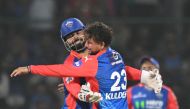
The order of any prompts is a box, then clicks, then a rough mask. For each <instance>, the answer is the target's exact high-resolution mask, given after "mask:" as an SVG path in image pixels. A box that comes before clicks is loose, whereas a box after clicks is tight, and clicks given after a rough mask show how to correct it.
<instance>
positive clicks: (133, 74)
mask: <svg viewBox="0 0 190 109" xmlns="http://www.w3.org/2000/svg"><path fill="white" fill-rule="evenodd" d="M125 69H126V71H127V79H128V80H136V81H137V80H140V78H141V71H140V70H138V69H135V68H133V67H130V66H125Z"/></svg>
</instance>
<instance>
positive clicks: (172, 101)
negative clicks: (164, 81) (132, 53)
mask: <svg viewBox="0 0 190 109" xmlns="http://www.w3.org/2000/svg"><path fill="white" fill-rule="evenodd" d="M140 68H141V70H147V71H151V70H155V69H156V70H158V71H159V69H160V66H159V63H158V61H157V60H155V59H154V58H152V57H149V56H146V57H143V58H142V59H141V60H140ZM127 99H128V104H129V105H128V106H129V109H179V106H178V103H177V99H176V96H175V94H174V93H173V91H172V90H171V89H170V88H169V87H168V86H165V85H163V87H162V89H161V92H160V93H154V91H153V89H152V88H150V87H149V86H147V85H144V84H138V85H135V86H133V87H130V88H129V89H128V90H127Z"/></svg>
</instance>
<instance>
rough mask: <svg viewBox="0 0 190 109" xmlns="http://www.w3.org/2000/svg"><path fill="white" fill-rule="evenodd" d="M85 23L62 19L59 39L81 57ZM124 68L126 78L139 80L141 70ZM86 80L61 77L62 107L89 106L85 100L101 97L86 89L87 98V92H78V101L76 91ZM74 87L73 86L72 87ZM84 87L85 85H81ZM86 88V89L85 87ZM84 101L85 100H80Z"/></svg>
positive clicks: (83, 51) (93, 100) (85, 52)
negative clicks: (126, 73)
mask: <svg viewBox="0 0 190 109" xmlns="http://www.w3.org/2000/svg"><path fill="white" fill-rule="evenodd" d="M84 28H85V25H84V24H83V23H82V22H81V21H80V20H79V19H77V18H68V19H66V20H65V21H63V23H62V26H61V39H62V40H63V43H64V45H65V47H66V49H67V50H68V51H69V52H70V51H71V50H73V51H75V52H77V53H79V54H80V55H82V56H83V57H85V56H88V51H87V50H86V48H85V46H84V44H85V41H84V34H83V30H84ZM126 70H127V72H128V73H129V76H128V79H131V80H140V77H141V71H140V70H137V69H135V68H132V67H130V66H126ZM85 82H86V81H85V79H84V78H76V77H63V84H59V90H61V89H64V91H63V92H64V93H65V96H64V104H63V106H62V109H65V108H66V109H81V108H82V109H85V108H87V109H88V108H89V103H86V102H97V101H99V100H100V99H101V96H98V95H99V94H98V93H93V92H92V91H90V89H88V93H89V92H91V94H90V96H89V98H88V99H87V97H86V96H88V94H86V92H85V94H86V95H85V94H83V93H80V101H79V100H78V99H79V98H78V96H79V95H78V93H79V90H80V88H81V85H82V84H84V83H85ZM73 87H74V88H73ZM83 87H85V89H86V88H88V87H86V86H83ZM86 90H87V89H86ZM81 101H85V102H81Z"/></svg>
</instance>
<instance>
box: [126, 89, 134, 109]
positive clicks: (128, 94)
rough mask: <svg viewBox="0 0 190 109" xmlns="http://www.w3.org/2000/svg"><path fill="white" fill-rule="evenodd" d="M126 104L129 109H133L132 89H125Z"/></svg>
mask: <svg viewBox="0 0 190 109" xmlns="http://www.w3.org/2000/svg"><path fill="white" fill-rule="evenodd" d="M127 102H128V107H129V109H133V104H132V87H130V88H128V89H127Z"/></svg>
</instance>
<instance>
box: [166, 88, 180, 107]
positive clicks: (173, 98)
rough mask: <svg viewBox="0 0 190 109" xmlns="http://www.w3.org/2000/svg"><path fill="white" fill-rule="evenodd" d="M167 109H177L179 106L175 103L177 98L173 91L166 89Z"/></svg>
mask: <svg viewBox="0 0 190 109" xmlns="http://www.w3.org/2000/svg"><path fill="white" fill-rule="evenodd" d="M167 109H179V105H178V102H177V98H176V96H175V94H174V93H173V91H172V90H171V89H170V88H168V104H167Z"/></svg>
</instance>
